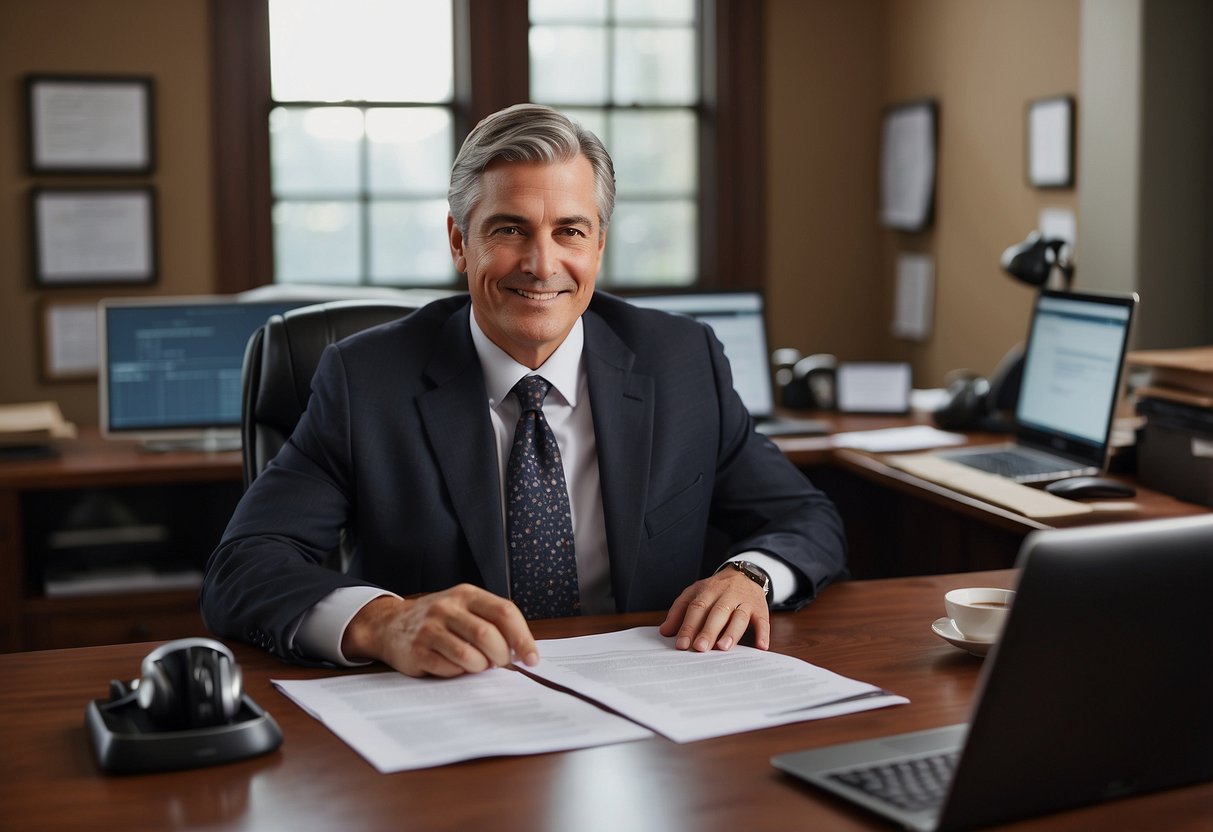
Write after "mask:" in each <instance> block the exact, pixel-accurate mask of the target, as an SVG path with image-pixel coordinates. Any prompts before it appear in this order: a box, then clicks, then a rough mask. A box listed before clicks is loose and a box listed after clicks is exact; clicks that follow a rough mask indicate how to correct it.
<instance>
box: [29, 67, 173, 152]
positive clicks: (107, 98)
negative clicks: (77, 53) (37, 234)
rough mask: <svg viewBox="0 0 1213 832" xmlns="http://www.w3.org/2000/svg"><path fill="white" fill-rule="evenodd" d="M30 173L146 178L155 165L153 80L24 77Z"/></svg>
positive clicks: (116, 76)
mask: <svg viewBox="0 0 1213 832" xmlns="http://www.w3.org/2000/svg"><path fill="white" fill-rule="evenodd" d="M25 90H26V123H27V125H28V129H29V134H28V140H27V147H28V150H29V155H28V167H29V171H30V173H32V174H56V173H65V174H91V173H97V174H127V175H129V174H147V173H151V172H152V170H153V168H154V166H155V156H154V152H153V141H152V79H151V78H149V77H145V76H122V75H106V76H101V75H98V76H76V75H28V76H26V78H25Z"/></svg>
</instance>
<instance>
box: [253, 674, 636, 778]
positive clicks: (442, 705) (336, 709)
mask: <svg viewBox="0 0 1213 832" xmlns="http://www.w3.org/2000/svg"><path fill="white" fill-rule="evenodd" d="M272 681H273V683H274V685H275V686H276V687H277V688H278V689H279V690H280V691H282V693H284V694H285V695H286V696H288V697H289V698H290V699H292V700H293V701H294V702H295V704H297V705H299V707H301V708H303V709H304V710H305V711H307V712H308V713H309V714H311V715H312V716H314V717H315V718H316V719H318V720H320V721H321V722H323V723H324V724H325V725H326V726H327V727H328V729H329V730H330V731H332V732H333V733H334V734H336V735H337V736H338V737H340V738H341V739H342V740H343V741H344V742H346V743H347V744H348V745H349V746H350V747H351V748H353V749H354V750H355V751H357V752H358V753H359V754H361V755H362V756H363V758H365V759H366V761H367V762H369V763H370V764H371V765H373V766H374V767H375V768H377V769H378V770H379V771H380V772H382V773H384V774H387V773H390V772H393V771H406V770H409V769H417V768H427V767H429V766H439V765H445V764H447V763H454V762H458V761H459V760H471V759H475V758H477V757H490V756H496V755H500V754H540V753H543V752H547V751H567V750H569V749H573V748H587V747H589V746H593V745H607V744H609V743H616V742H629V741H631V740H638V739H644V738H646V737H651V736H652V733H651V732H649V731H648V730H646V729H644V728H642V727H641V726H639V725H636V724H634V723H632V722H628V721H627V720H626V719H621V718H620V717H618V716H615V715H614V714H609V713H607V712H606V711H603V710H600V709H599V708H596V707H594V706H593V705H591V704H589V703H587V702H583V701H582V700H580V699H577V698H576V697H573V696H569V695H567V694H564V693H560V692H559V691H554V690H551V689H550V688H546V687H544V686H543V685H541V684H539V683H538V682H536V681H534V680H533V679H528V678H527V677H526V676H524V675H523V674H521V673H518V672H516V671H513V670H507V669H505V668H494V669H492V670H486V671H485V672H483V673H477V674H474V675H470V676H460V677H458V678H455V679H414V678H411V677H409V676H403V675H401V674H399V673H395V672H389V673H372V674H357V675H350V676H332V677H327V678H323V679H308V680H286V679H274V680H272Z"/></svg>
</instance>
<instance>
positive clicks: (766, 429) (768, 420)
mask: <svg viewBox="0 0 1213 832" xmlns="http://www.w3.org/2000/svg"><path fill="white" fill-rule="evenodd" d="M628 300H629V301H630V302H631V303H633V304H635V305H636V306H643V307H646V308H648V309H660V310H662V311H665V312H676V313H678V314H681V315H688V316H690V317H692V318H694V319H695V320H697V321H701V322H702V323H705V324H707V325H708V326H710V327H711V328H712V331H713V332H714V333H715V334H716V337H717V338H719V339H720V343H721V344H722V345H723V346H724V354H725V357H726V358H728V359H729V366H730V367H732V370H733V387H734V388H735V389H736V390H737V393H738V395H739V396H741V401H742V403H743V404H745V406H746V410H748V411H749V412H750V416H751V417H752V418H753V419H754V422H755V427H756V428H757V429H758V431H759V432H760V433H765V434H767V435H768V436H776V435H792V434H800V435H809V434H822V433H828V432H829V431H830V425H829V423H828V422H825V421H822V420H818V419H793V418H789V417H783V416H778V415H776V413H775V395H774V391H773V390H772V386H771V364H770V355H771V354H770V352H769V351H768V350H767V329H766V318H765V316H764V313H763V301H762V295H761V294H760V293H758V292H696V293H688V294H682V295H649V296H644V297H634V298H629V299H628Z"/></svg>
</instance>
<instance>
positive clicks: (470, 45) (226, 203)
mask: <svg viewBox="0 0 1213 832" xmlns="http://www.w3.org/2000/svg"><path fill="white" fill-rule="evenodd" d="M763 6H764V4H763V3H762V2H761V0H703V15H704V26H703V36H704V38H705V52H704V54H705V55H708V56H712V58H713V59H712V60H706V61H704V69H703V72H704V78H703V83H704V112H705V116H706V117H705V119H704V128H703V129H704V134H703V136H702V143H701V146H702V148H703V153H702V154H701V159H700V164H701V165H702V166H703V168H704V169H703V171H702V173H703V176H702V182H703V187H702V194H701V210H700V217H701V219H700V222H701V223H702V226H703V228H702V231H701V233H700V253H699V254H700V256H699V262H700V274H701V277H700V280H699V283H698V286H699V287H702V288H716V289H737V288H761V287H762V283H763V275H764V274H765V258H764V249H765V241H764V239H763V236H762V233H763V232H762V229H763V226H764V207H765V194H764V188H763V181H764V169H763V155H764V149H765V148H764V141H763V134H764V108H763V101H762V98H763V86H762V81H763V72H762V25H763ZM211 31H212V112H213V118H212V121H213V125H214V132H213V142H214V170H215V179H214V182H215V184H214V195H215V212H216V215H215V216H216V222H215V229H216V241H215V243H216V268H217V269H218V274H217V276H216V291H219V292H225V293H226V292H240V291H244V290H246V289H251V288H254V287H257V286H262V285H265V284H267V283H270V282H271V281H272V280H273V230H272V227H271V224H270V204H271V201H270V152H269V133H268V131H267V130H266V119H267V118H268V116H269V110H270V69H269V13H268V9H267V5H266V3H265V2H264V0H260V1H258V0H211ZM527 34H528V23H527V4H526V0H456V3H455V37H456V38H457V39H458V41H459V43H458V47H457V49H456V53H457V55H459V56H461V60H462V63H460V64H459V65H458V66H456V68H455V85H456V119H457V129H458V131H459V135H461V136H462V135H466V133H467V131H468V130H469V129H471V127H472V126H473V125H474V124H475V123H476V122H477V121H479V120H480V119H481V118H483V117H484V116H486V115H488V114H489V113H492V112H494V111H496V110H498V109H500V108H501V107H505V106H507V105H509V104H514V103H517V102H519V101H525V100H526V99H527V98H528V96H529V93H528V88H529V78H528V69H527V62H526V53H527V48H526V45H527Z"/></svg>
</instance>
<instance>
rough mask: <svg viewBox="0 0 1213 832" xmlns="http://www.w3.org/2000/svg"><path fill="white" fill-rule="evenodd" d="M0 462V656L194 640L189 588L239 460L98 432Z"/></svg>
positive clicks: (233, 487)
mask: <svg viewBox="0 0 1213 832" xmlns="http://www.w3.org/2000/svg"><path fill="white" fill-rule="evenodd" d="M57 450H58V453H57V454H56V455H55V456H53V457H48V458H43V459H28V460H15V459H6V460H3V461H0V649H3V650H34V649H46V648H56V647H75V646H85V645H94V644H112V643H115V642H125V641H147V640H154V639H164V638H175V637H179V636H185V635H202V634H204V633H205V628H203V626H202V619H201V617H200V616H199V613H198V601H197V596H198V593H197V588H196V586H194V585H192V584H195V583H196V581H193V580H192V579H191V576H190V574H189V573H190V572H191V571H192V572H193V573H195V574H200V573H201V570H202V567H203V566H204V565H205V562H206V558H207V556H208V555H209V554H210V552H211V550H212V549H214V547H215V544H216V543H217V542H218V539H219V535H220V534H221V533H222V531H223V529H224V527H225V526H226V525H227V520H228V518H229V517H230V516H231V513H232V510H233V509H234V508H235V505H236V501H237V500H239V498H240V494H241V492H242V486H241V467H240V454H239V453H238V452H225V453H193V452H174V453H152V452H148V451H145V450H142V449H141V448H140V447H139V446H137V445H136V444H134V443H131V442H108V441H105V440H103V439H101V437H100V436H99V435H98V434H97V431H96V429H87V428H86V429H84V430H82V431H81V435H80V438H78V439H74V440H70V441H65V442H62V443H60V444H58V445H57Z"/></svg>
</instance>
